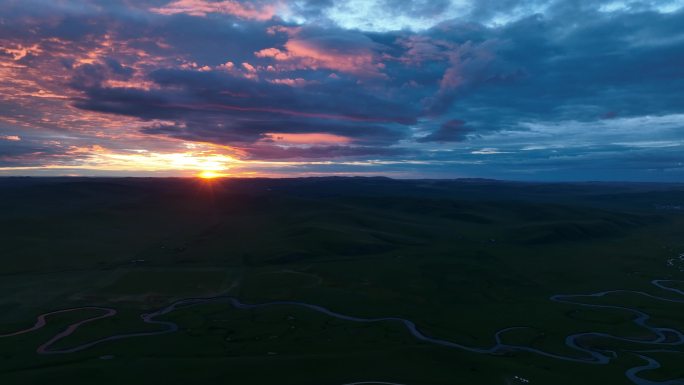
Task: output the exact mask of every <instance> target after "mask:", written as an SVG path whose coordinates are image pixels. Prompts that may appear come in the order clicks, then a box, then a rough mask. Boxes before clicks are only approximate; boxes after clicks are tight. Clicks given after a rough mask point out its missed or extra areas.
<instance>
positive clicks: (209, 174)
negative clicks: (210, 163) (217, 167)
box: [197, 170, 223, 179]
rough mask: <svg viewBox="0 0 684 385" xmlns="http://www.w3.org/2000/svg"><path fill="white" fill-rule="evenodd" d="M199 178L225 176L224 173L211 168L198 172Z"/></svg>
mask: <svg viewBox="0 0 684 385" xmlns="http://www.w3.org/2000/svg"><path fill="white" fill-rule="evenodd" d="M197 176H198V177H199V178H202V179H214V178H220V177H222V176H223V174H221V173H218V172H216V171H211V170H205V171H202V172H200V173H199V174H197Z"/></svg>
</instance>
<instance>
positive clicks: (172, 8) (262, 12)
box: [151, 0, 276, 20]
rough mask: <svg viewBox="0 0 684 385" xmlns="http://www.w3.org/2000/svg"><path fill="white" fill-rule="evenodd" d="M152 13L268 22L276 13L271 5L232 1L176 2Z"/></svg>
mask: <svg viewBox="0 0 684 385" xmlns="http://www.w3.org/2000/svg"><path fill="white" fill-rule="evenodd" d="M151 11H152V12H155V13H159V14H162V15H175V14H178V13H185V14H188V15H192V16H202V17H204V16H207V14H209V13H223V14H229V15H233V16H237V17H240V18H243V19H251V20H270V19H271V18H272V17H273V16H274V15H275V12H276V6H275V5H273V4H258V3H257V4H254V3H253V2H252V3H250V2H248V3H246V4H243V3H241V2H239V1H234V0H223V1H207V0H176V1H173V2H171V3H168V4H166V5H165V6H163V7H159V8H152V9H151Z"/></svg>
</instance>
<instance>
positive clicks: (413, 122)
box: [0, 0, 684, 181]
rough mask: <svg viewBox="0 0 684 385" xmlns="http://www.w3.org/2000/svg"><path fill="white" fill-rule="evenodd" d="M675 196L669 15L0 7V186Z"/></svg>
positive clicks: (570, 4)
mask: <svg viewBox="0 0 684 385" xmlns="http://www.w3.org/2000/svg"><path fill="white" fill-rule="evenodd" d="M201 172H212V173H214V174H212V175H226V176H269V177H275V176H287V177H290V176H292V177H295V176H312V175H386V176H390V177H398V178H459V177H482V178H499V179H512V180H643V181H684V0H647V1H601V0H595V1H571V0H521V1H513V0H497V1H494V0H451V1H450V0H419V1H403V0H402V1H399V0H298V1H284V0H283V1H278V0H260V1H241V0H222V1H211V0H173V1H169V0H0V175H39V176H57V175H98V176H99V175H102V176H110V175H113V176H192V175H197V174H199V173H201Z"/></svg>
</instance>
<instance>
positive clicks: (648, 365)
mask: <svg viewBox="0 0 684 385" xmlns="http://www.w3.org/2000/svg"><path fill="white" fill-rule="evenodd" d="M679 282H681V281H673V280H653V281H652V282H651V283H652V284H653V286H655V287H656V288H658V289H660V290H662V291H667V292H669V294H674V295H676V296H677V298H672V297H671V296H670V297H663V296H658V295H654V294H650V293H646V292H642V291H634V290H609V291H603V292H599V293H593V294H557V295H553V296H551V298H550V299H551V300H552V301H555V302H559V303H567V304H572V305H576V306H581V307H588V308H597V309H616V310H623V311H627V312H631V313H632V314H634V318H633V319H632V322H633V323H634V324H636V325H638V326H639V327H641V328H644V329H647V330H649V331H650V332H651V333H652V335H653V338H651V339H644V338H639V339H636V338H628V337H620V336H614V335H610V334H606V333H600V332H585V333H578V334H572V335H569V336H567V337H566V338H565V344H566V346H568V347H569V348H571V349H572V350H574V351H576V352H578V353H579V354H578V355H577V356H567V355H561V354H556V353H551V352H547V351H543V350H540V349H535V348H532V347H528V346H522V345H511V344H506V343H504V342H503V341H502V336H503V334H505V333H506V332H508V331H511V330H516V329H523V328H526V327H524V326H517V327H509V328H505V329H501V330H499V331H497V332H496V333H495V335H494V340H495V343H494V345H492V346H491V347H485V348H482V347H472V346H467V345H463V344H460V343H458V342H454V341H450V340H447V339H442V338H436V337H431V336H429V335H427V334H425V333H424V332H423V331H421V330H420V329H419V328H418V327H417V326H416V324H415V323H414V322H413V321H411V320H408V319H405V318H400V317H379V318H362V317H355V316H352V315H347V314H342V313H338V312H335V311H333V310H330V309H328V308H326V307H323V306H319V305H315V304H310V303H306V302H300V301H271V302H263V303H252V304H250V303H245V302H242V301H240V300H239V299H237V298H234V297H230V296H216V297H208V298H187V299H182V300H180V301H176V302H174V303H172V304H170V305H168V306H166V307H164V308H162V309H159V310H157V311H155V312H151V313H144V314H141V315H140V317H141V319H142V321H143V322H145V323H147V324H153V325H158V326H160V328H159V329H158V330H155V331H148V332H134V333H122V334H114V335H110V336H107V337H103V338H100V339H96V340H93V341H90V342H86V343H83V344H80V345H76V346H73V347H70V348H62V349H56V348H51V346H52V345H54V344H55V343H56V342H57V341H59V340H62V339H64V338H66V337H68V336H69V335H71V334H72V333H74V332H75V331H76V330H77V329H78V328H79V327H80V326H82V325H84V324H87V323H91V322H95V321H98V320H101V319H104V318H108V317H112V316H114V315H116V314H117V311H116V309H113V308H106V307H94V306H88V307H76V308H68V309H61V310H55V311H52V312H48V313H44V314H41V315H39V316H38V317H37V320H36V323H35V324H34V325H33V326H31V327H29V328H27V329H23V330H18V331H14V332H11V333H8V334H0V338H7V337H13V336H17V335H21V334H25V333H30V332H33V331H36V330H38V329H41V328H43V327H44V326H45V325H46V324H47V318H48V317H49V316H51V315H55V314H60V313H67V312H74V311H81V310H95V311H98V312H101V314H100V315H97V316H93V317H90V318H86V319H84V320H80V321H77V322H74V323H72V324H70V325H69V326H68V327H67V328H66V329H65V330H63V331H61V332H59V333H58V334H56V335H55V336H54V337H52V338H50V339H49V340H48V341H47V342H45V343H44V344H42V345H40V346H38V348H37V349H36V352H37V353H39V354H67V353H75V352H79V351H82V350H85V349H89V348H91V347H93V346H95V345H99V344H102V343H105V342H108V341H115V340H121V339H127V338H135V337H144V336H152V335H160V334H167V333H173V332H176V331H178V330H179V326H178V325H177V324H176V323H174V322H171V321H160V320H158V319H157V318H159V317H161V316H164V315H166V314H169V313H171V312H173V311H175V310H177V309H179V308H186V307H189V306H196V305H200V304H204V303H216V302H226V303H228V304H229V305H230V306H232V307H234V308H236V309H258V308H265V307H272V306H292V307H299V308H305V309H309V310H311V311H315V312H318V313H322V314H325V315H327V316H329V317H333V318H337V319H340V320H344V321H349V322H358V323H377V322H397V323H400V324H402V325H403V326H404V327H405V328H406V330H407V331H408V332H409V333H411V335H412V336H413V337H414V338H416V339H417V340H420V341H423V342H426V343H430V344H434V345H440V346H444V347H447V348H454V349H460V350H464V351H468V352H473V353H480V354H501V353H504V352H510V351H520V352H529V353H534V354H538V355H542V356H545V357H550V358H554V359H559V360H564V361H572V362H580V363H586V364H597V365H605V364H608V363H609V362H610V361H611V360H613V359H615V358H616V357H617V355H618V354H617V352H615V351H607V350H599V349H596V348H590V347H587V346H583V345H582V342H581V341H582V339H585V338H587V337H590V338H603V339H612V340H616V341H624V342H630V343H633V344H642V345H647V346H648V349H645V350H640V351H631V353H634V354H637V355H638V356H639V357H640V358H641V359H642V360H644V362H645V365H643V366H637V367H633V368H630V369H628V370H627V371H626V372H625V375H626V377H627V378H628V379H629V380H630V381H632V382H633V383H634V384H637V385H684V379H681V378H680V379H672V380H669V381H663V382H655V381H650V380H646V379H644V378H642V377H641V376H639V374H640V373H642V372H645V371H648V370H654V369H657V368H659V367H660V363H659V362H658V361H656V360H655V359H654V358H652V357H649V356H647V355H646V354H648V353H649V352H670V353H678V354H681V352H679V351H677V350H669V349H668V348H671V347H673V346H677V345H682V344H684V335H683V334H682V332H680V331H679V330H676V329H672V328H664V327H656V326H652V325H650V324H649V321H650V319H651V317H650V315H648V314H647V313H645V312H643V311H640V310H637V309H634V308H629V307H624V306H615V305H599V304H588V303H584V302H582V299H589V298H600V297H605V296H607V295H609V294H614V293H630V294H636V295H639V296H644V297H647V298H650V299H653V300H657V301H666V302H671V303H684V291H683V290H680V289H677V288H673V287H670V286H668V283H679ZM654 346H657V347H659V349H653V347H654ZM361 383H376V384H381V383H382V382H361ZM357 384H360V383H357Z"/></svg>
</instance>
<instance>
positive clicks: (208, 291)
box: [0, 178, 684, 385]
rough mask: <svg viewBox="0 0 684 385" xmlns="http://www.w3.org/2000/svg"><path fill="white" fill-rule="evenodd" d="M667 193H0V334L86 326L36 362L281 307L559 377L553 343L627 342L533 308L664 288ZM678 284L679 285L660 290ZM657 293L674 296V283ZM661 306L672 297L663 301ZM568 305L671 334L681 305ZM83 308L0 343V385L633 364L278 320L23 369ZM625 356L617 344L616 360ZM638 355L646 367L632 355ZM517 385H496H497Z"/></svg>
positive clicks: (375, 183)
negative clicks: (42, 319) (155, 321)
mask: <svg viewBox="0 0 684 385" xmlns="http://www.w3.org/2000/svg"><path fill="white" fill-rule="evenodd" d="M682 204H684V185H667V184H600V183H587V184H533V183H504V182H496V181H482V180H461V181H430V180H427V181H396V180H389V179H384V178H314V179H293V180H258V179H257V180H212V181H199V180H192V179H78V178H65V179H60V178H55V179H31V178H7V179H0V245H1V247H2V250H1V251H0V262H2V265H0V277H1V278H0V290H2V292H3V295H2V296H0V335H2V334H4V333H9V332H12V331H16V330H20V329H23V328H27V327H30V326H31V325H32V324H33V323H34V322H35V318H36V316H37V315H39V314H42V313H46V312H49V311H53V310H57V309H64V308H77V307H81V306H102V307H107V308H114V309H116V310H117V314H116V315H115V316H113V317H109V318H106V319H102V320H98V321H94V322H90V323H86V324H83V325H82V326H81V327H79V328H78V330H76V331H75V332H74V333H73V334H71V335H70V336H68V337H67V338H64V339H61V340H59V341H57V342H56V343H55V345H54V348H55V349H61V348H69V347H73V346H78V345H79V344H82V343H86V342H89V341H93V340H97V339H98V338H102V337H105V336H109V335H114V334H121V333H132V332H140V331H151V330H155V328H156V329H159V327H158V326H155V325H150V324H147V323H144V322H142V321H141V318H140V314H141V313H146V312H152V311H154V310H158V309H160V308H163V307H165V306H168V305H169V304H171V303H173V302H174V301H177V300H180V299H184V298H193V297H212V296H217V295H230V296H233V297H235V298H238V299H240V300H241V301H244V302H246V303H263V302H269V301H276V300H284V301H301V302H305V303H310V304H316V305H320V306H324V307H326V308H328V309H331V310H334V311H335V312H339V313H342V314H346V315H352V316H355V317H362V318H375V317H387V316H394V317H401V318H405V319H410V320H412V321H413V322H415V324H416V325H417V326H418V328H420V330H422V331H424V332H425V333H426V334H428V335H430V336H432V337H436V338H441V339H446V340H449V341H454V342H457V343H460V344H463V345H467V346H472V347H483V348H484V347H488V346H491V345H492V344H494V334H495V333H496V332H497V331H498V330H501V329H504V328H508V327H511V326H524V327H525V328H524V329H516V330H512V331H509V332H506V333H505V334H504V335H503V336H502V338H503V340H504V342H505V343H507V344H511V345H520V346H529V347H533V348H535V349H540V350H543V351H547V352H553V353H556V354H559V355H564V356H568V357H580V356H581V353H580V352H577V351H576V350H573V349H571V348H569V347H568V346H567V345H566V344H565V342H564V339H565V337H566V336H568V335H570V334H575V333H583V332H588V331H591V332H597V333H607V334H612V335H618V336H625V337H632V338H643V339H648V338H650V337H652V336H651V334H652V333H650V332H649V330H648V329H645V328H643V327H640V326H639V325H636V324H635V323H634V322H633V319H634V315H633V314H632V313H630V312H629V311H625V310H620V309H608V308H603V309H601V308H589V307H583V306H577V305H573V304H567V303H558V302H553V301H551V300H550V297H551V296H553V295H554V294H583V293H586V294H588V293H594V292H600V291H604V290H612V289H625V290H631V291H644V292H648V293H653V294H655V295H663V296H669V297H674V294H673V293H668V292H664V293H663V291H660V290H659V289H658V288H656V287H654V286H653V285H652V284H651V281H652V280H654V279H672V280H684V272H682V271H680V269H679V268H678V267H677V266H669V265H668V263H667V261H668V260H669V259H671V258H675V257H677V256H678V255H679V254H681V253H684V211H680V210H677V209H674V208H673V207H676V206H677V205H682ZM678 285H679V286H678ZM672 287H679V288H681V287H682V286H681V284H677V283H673V285H672ZM669 294H672V295H669ZM587 303H594V304H606V305H617V306H623V307H626V308H634V309H639V310H641V311H644V312H646V313H648V314H649V315H651V316H652V319H651V320H650V321H649V323H650V324H653V325H655V326H662V327H669V328H674V329H679V330H682V329H684V312H682V304H681V303H669V302H665V301H657V300H652V299H649V298H645V297H643V296H640V295H638V294H635V293H628V292H625V293H616V294H610V295H607V296H605V297H601V298H595V299H591V300H588V301H587ZM92 312H93V311H92V310H80V311H73V312H69V313H63V314H59V315H55V316H52V317H50V318H49V320H48V323H47V325H46V326H45V327H44V328H42V329H39V330H36V331H34V332H31V333H26V334H22V335H19V336H14V337H8V338H0V380H1V381H0V382H1V383H2V384H3V385H4V384H33V383H35V384H38V383H41V384H42V383H47V382H52V383H55V384H92V383H95V382H97V383H99V384H143V383H147V384H150V383H152V384H156V383H165V384H188V383H206V384H215V383H236V384H293V385H294V384H297V385H299V384H311V385H314V384H316V385H320V384H340V385H342V384H348V383H352V382H357V381H370V380H375V381H385V382H396V383H400V384H407V385H414V384H416V385H418V384H440V385H441V384H451V385H453V384H464V385H466V384H468V385H471V384H473V385H477V384H487V385H489V384H516V383H522V382H521V381H520V380H519V378H524V379H528V380H529V381H530V383H532V384H559V385H562V384H577V383H579V382H580V381H581V382H582V383H585V384H623V383H624V384H628V383H631V382H629V380H628V379H627V378H626V377H625V374H624V373H625V371H626V370H628V369H629V368H632V367H635V366H640V365H644V361H643V359H641V358H639V356H638V355H637V354H635V353H633V352H632V351H634V350H644V349H647V348H649V346H648V344H632V343H627V342H624V341H615V340H610V339H600V338H594V339H590V340H588V341H584V343H585V344H586V345H587V346H593V347H599V348H601V349H607V350H613V351H616V352H617V355H616V358H615V359H612V360H611V361H610V363H608V364H606V365H593V364H587V363H580V362H569V361H563V360H558V359H553V358H549V357H544V356H541V355H539V354H535V353H531V352H522V351H503V352H498V353H497V354H477V353H471V352H467V351H463V350H459V349H452V348H447V347H444V346H437V345H434V344H430V343H427V342H425V341H419V340H417V339H416V338H414V336H412V335H411V334H410V333H409V332H408V331H407V330H406V328H405V327H402V325H401V324H400V323H397V322H389V321H388V322H377V323H357V322H351V321H345V320H341V319H335V318H332V317H329V316H326V315H324V314H321V313H317V312H315V311H311V310H307V309H305V308H298V307H293V306H285V305H283V306H271V307H263V308H258V309H251V310H246V309H235V308H233V307H231V306H228V305H227V304H225V303H205V304H199V305H195V306H188V307H183V308H180V309H178V310H177V311H175V312H172V313H169V314H166V315H163V316H161V317H159V319H160V320H165V321H171V322H174V323H175V324H177V325H178V326H179V330H178V331H177V332H175V333H169V334H163V335H155V336H146V337H139V338H128V339H122V340H118V341H111V342H105V343H102V344H99V345H96V346H94V347H92V348H90V349H86V350H83V351H80V352H76V353H70V354H52V355H39V354H36V347H38V346H39V345H41V344H43V343H45V342H46V341H47V340H49V339H50V338H51V337H52V336H54V335H55V334H57V333H59V332H60V331H61V330H63V329H64V328H66V327H67V326H68V325H70V324H72V323H74V322H78V321H79V320H83V319H86V318H88V317H90V316H92V315H93V314H92ZM637 345H638V346H637ZM651 348H653V349H655V348H659V347H657V346H651ZM668 349H669V350H670V352H667V353H665V352H661V353H652V354H651V355H650V356H651V357H653V358H654V359H657V360H658V362H660V364H661V365H662V367H661V368H659V369H657V370H649V371H644V372H642V373H641V374H640V376H641V377H643V378H647V379H650V380H653V381H665V380H672V379H681V378H684V369H683V368H682V366H681V365H680V364H678V362H679V363H681V360H682V358H683V357H684V356H683V355H682V353H684V349H683V348H682V346H681V345H678V346H671V347H669V348H668ZM516 376H517V377H516Z"/></svg>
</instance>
